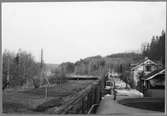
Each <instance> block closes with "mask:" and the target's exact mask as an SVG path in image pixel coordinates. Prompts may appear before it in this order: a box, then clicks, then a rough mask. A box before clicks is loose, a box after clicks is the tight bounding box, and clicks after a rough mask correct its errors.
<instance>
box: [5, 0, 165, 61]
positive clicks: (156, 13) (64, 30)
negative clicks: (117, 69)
mask: <svg viewBox="0 0 167 116" xmlns="http://www.w3.org/2000/svg"><path fill="white" fill-rule="evenodd" d="M162 29H163V30H165V31H166V2H113V1H108V2H107V1H106V2H53V3H50V2H45V3H30V2H29V3H2V52H3V51H4V50H5V49H7V50H10V51H13V52H17V50H18V49H19V48H21V49H22V50H25V51H27V52H30V53H32V55H33V56H34V58H35V60H36V61H40V51H41V48H43V51H44V61H45V62H46V63H55V64H60V63H62V62H67V61H70V62H75V61H77V60H80V59H81V58H86V57H90V56H95V55H101V56H106V55H110V54H113V53H120V52H128V51H138V50H140V48H141V44H142V43H144V42H149V41H150V40H151V38H152V36H153V35H160V34H161V31H162Z"/></svg>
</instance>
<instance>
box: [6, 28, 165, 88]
mask: <svg viewBox="0 0 167 116" xmlns="http://www.w3.org/2000/svg"><path fill="white" fill-rule="evenodd" d="M141 48H142V51H141V53H135V52H129V53H117V54H111V55H108V56H105V57H102V56H100V55H97V56H92V57H87V58H84V59H80V60H78V61H77V62H75V63H72V62H64V63H62V64H60V65H58V66H56V67H57V68H56V69H55V70H52V73H54V75H53V76H52V78H51V81H55V78H56V79H57V80H58V82H61V81H62V80H61V79H63V80H64V79H65V75H68V74H74V75H98V76H104V75H105V74H106V73H107V72H108V71H115V72H118V73H120V74H121V79H122V80H124V81H126V82H127V83H129V84H133V80H131V79H130V78H127V77H129V74H130V68H131V64H136V63H138V62H140V61H141V60H143V59H144V58H145V57H149V58H150V59H151V60H154V61H156V62H159V63H161V64H162V65H164V64H165V32H164V31H162V33H161V35H160V36H153V37H152V40H151V42H148V43H146V44H143V45H141ZM45 65H46V64H45ZM45 67H47V66H45ZM41 71H42V70H41V63H39V62H36V61H35V60H34V57H33V56H32V54H31V53H27V52H26V51H22V50H19V51H18V52H17V53H13V52H10V51H8V50H5V51H4V52H3V86H4V85H5V84H6V83H7V82H8V80H9V82H10V84H9V85H10V87H15V86H23V85H24V84H26V83H27V81H31V82H32V85H31V86H33V87H39V86H40V85H41V83H43V79H41V78H40V77H41ZM46 71H47V69H46ZM53 78H54V79H53ZM56 82H57V81H56ZM51 83H52V82H51ZM131 86H132V85H131Z"/></svg>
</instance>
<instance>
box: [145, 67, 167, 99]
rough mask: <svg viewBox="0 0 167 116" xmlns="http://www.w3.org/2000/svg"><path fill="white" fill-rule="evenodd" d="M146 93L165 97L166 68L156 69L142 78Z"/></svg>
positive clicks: (146, 94) (149, 95)
mask: <svg viewBox="0 0 167 116" xmlns="http://www.w3.org/2000/svg"><path fill="white" fill-rule="evenodd" d="M142 80H143V82H144V83H143V85H144V95H145V96H147V97H160V98H162V97H163V98H164V97H165V69H159V70H155V71H153V72H152V73H150V74H148V75H146V76H144V77H143V78H142Z"/></svg>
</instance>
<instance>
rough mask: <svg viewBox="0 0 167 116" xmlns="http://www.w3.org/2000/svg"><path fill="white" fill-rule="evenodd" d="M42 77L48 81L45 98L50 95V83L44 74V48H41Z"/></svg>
mask: <svg viewBox="0 0 167 116" xmlns="http://www.w3.org/2000/svg"><path fill="white" fill-rule="evenodd" d="M41 78H42V79H45V80H46V81H47V85H46V86H45V98H47V96H48V87H49V85H50V83H49V80H48V78H47V77H46V76H45V74H44V60H43V49H41Z"/></svg>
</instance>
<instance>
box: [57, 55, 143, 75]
mask: <svg viewBox="0 0 167 116" xmlns="http://www.w3.org/2000/svg"><path fill="white" fill-rule="evenodd" d="M142 59H143V57H142V56H141V55H140V54H137V53H118V54H111V55H108V56H105V57H102V56H100V55H98V56H91V57H87V58H84V59H80V60H79V61H77V62H75V63H74V64H73V63H69V62H67V63H63V65H60V66H59V67H62V68H63V69H64V70H65V72H71V73H74V74H80V75H84V74H87V75H104V74H105V73H106V72H107V71H109V70H114V71H117V72H122V71H125V70H127V69H128V68H129V66H130V64H135V63H137V62H139V61H140V60H142ZM69 65H70V66H69ZM69 67H71V68H73V71H68V70H69V69H71V68H69Z"/></svg>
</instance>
